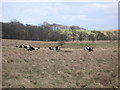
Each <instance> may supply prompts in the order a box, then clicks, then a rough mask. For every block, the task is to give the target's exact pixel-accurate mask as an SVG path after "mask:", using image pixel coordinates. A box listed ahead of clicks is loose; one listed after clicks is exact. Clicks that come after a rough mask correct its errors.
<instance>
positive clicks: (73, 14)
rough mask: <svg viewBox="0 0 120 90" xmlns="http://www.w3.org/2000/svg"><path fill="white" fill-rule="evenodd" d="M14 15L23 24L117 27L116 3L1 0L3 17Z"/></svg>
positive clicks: (107, 28) (97, 27) (103, 28)
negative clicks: (12, 0)
mask: <svg viewBox="0 0 120 90" xmlns="http://www.w3.org/2000/svg"><path fill="white" fill-rule="evenodd" d="M88 1H89V0H88ZM93 1H95V0H93ZM14 19H16V20H18V21H20V22H21V23H24V24H33V25H39V24H41V23H42V22H44V21H47V22H49V23H57V24H64V25H69V26H70V25H78V26H80V27H83V28H86V29H89V30H112V29H117V28H118V3H117V2H87V0H86V2H2V21H3V22H10V21H11V20H14Z"/></svg>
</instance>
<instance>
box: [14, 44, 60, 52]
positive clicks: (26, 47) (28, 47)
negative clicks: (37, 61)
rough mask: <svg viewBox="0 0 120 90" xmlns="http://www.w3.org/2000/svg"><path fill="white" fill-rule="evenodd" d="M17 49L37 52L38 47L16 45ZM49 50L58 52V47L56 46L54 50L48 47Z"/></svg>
mask: <svg viewBox="0 0 120 90" xmlns="http://www.w3.org/2000/svg"><path fill="white" fill-rule="evenodd" d="M16 47H17V48H25V49H26V50H28V51H33V50H38V49H40V47H32V46H31V45H17V46H16ZM49 50H60V47H58V46H56V47H55V48H53V47H49Z"/></svg>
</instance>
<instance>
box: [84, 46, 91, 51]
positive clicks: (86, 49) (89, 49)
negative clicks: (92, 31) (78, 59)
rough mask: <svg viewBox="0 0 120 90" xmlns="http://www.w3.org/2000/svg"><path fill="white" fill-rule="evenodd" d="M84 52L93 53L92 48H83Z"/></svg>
mask: <svg viewBox="0 0 120 90" xmlns="http://www.w3.org/2000/svg"><path fill="white" fill-rule="evenodd" d="M84 50H85V51H89V52H93V47H85V48H84Z"/></svg>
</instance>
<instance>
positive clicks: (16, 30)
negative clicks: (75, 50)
mask: <svg viewBox="0 0 120 90" xmlns="http://www.w3.org/2000/svg"><path fill="white" fill-rule="evenodd" d="M1 23H2V22H1ZM62 29H69V31H70V32H71V33H69V32H64V33H61V31H60V30H62ZM81 29H82V30H86V29H84V28H80V27H79V26H66V25H60V24H55V23H54V24H50V23H48V22H43V23H42V24H41V25H39V26H35V25H29V24H22V23H20V22H19V21H17V20H14V21H11V22H9V23H2V38H3V39H19V40H39V41H70V40H72V41H75V40H80V41H83V40H91V41H95V40H118V31H114V32H107V33H106V34H104V33H102V32H100V31H92V32H91V33H90V34H88V33H85V32H78V31H77V30H81Z"/></svg>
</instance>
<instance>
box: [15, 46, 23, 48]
mask: <svg viewBox="0 0 120 90" xmlns="http://www.w3.org/2000/svg"><path fill="white" fill-rule="evenodd" d="M16 47H18V48H24V45H17V46H16Z"/></svg>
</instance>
